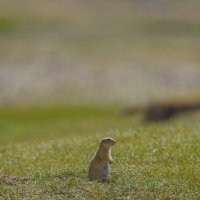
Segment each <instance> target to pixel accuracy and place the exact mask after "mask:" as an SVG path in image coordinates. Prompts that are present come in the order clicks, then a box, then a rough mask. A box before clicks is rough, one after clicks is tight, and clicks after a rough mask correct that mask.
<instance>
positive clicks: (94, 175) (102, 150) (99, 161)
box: [88, 138, 116, 181]
mask: <svg viewBox="0 0 200 200" xmlns="http://www.w3.org/2000/svg"><path fill="white" fill-rule="evenodd" d="M115 143H116V141H115V140H113V139H112V138H103V139H102V140H101V142H100V144H99V148H98V149H97V151H96V153H95V155H94V156H93V158H92V160H91V161H90V166H89V175H88V178H89V180H90V181H92V180H97V179H99V180H100V181H105V180H106V179H107V177H108V174H109V164H111V163H112V162H113V160H112V157H111V155H110V147H111V146H112V145H114V144H115Z"/></svg>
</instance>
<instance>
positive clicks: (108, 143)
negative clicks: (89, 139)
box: [100, 137, 116, 148]
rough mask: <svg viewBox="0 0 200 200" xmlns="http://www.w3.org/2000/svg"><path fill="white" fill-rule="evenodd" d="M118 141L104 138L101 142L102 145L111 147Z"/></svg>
mask: <svg viewBox="0 0 200 200" xmlns="http://www.w3.org/2000/svg"><path fill="white" fill-rule="evenodd" d="M115 143H116V141H115V140H113V139H112V138H109V137H107V138H103V139H102V140H101V142H100V145H101V146H103V147H105V148H110V147H111V146H113V145H114V144H115Z"/></svg>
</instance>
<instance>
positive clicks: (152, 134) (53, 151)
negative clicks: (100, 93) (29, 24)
mask: <svg viewBox="0 0 200 200" xmlns="http://www.w3.org/2000/svg"><path fill="white" fill-rule="evenodd" d="M0 119H1V124H0V126H1V135H0V137H1V140H0V141H1V148H0V163H1V168H0V175H1V176H0V180H1V182H0V199H199V198H200V193H199V191H200V184H199V175H200V174H199V173H200V171H199V164H200V156H199V142H200V136H199V128H200V124H199V120H198V119H199V115H198V114H197V115H196V116H193V117H192V116H188V117H181V118H179V119H175V120H173V121H169V122H165V123H159V124H141V123H140V122H139V116H133V117H130V118H122V117H121V116H119V115H117V112H116V111H115V109H114V108H109V107H107V108H103V107H101V108H98V107H97V108H95V107H93V108H89V107H87V108H86V107H79V108H62V107H60V108H57V109H56V108H37V109H24V110H21V111H20V110H19V109H13V110H11V109H2V110H1V114H0ZM104 136H110V137H113V138H114V139H116V140H117V141H118V143H117V144H116V146H114V147H113V149H112V157H113V159H114V163H113V164H112V165H111V175H110V182H109V183H104V184H102V183H99V182H89V181H88V180H87V178H86V177H87V170H88V163H89V160H90V159H91V157H92V155H93V153H94V152H95V150H96V148H97V146H98V141H99V140H100V138H102V137H104Z"/></svg>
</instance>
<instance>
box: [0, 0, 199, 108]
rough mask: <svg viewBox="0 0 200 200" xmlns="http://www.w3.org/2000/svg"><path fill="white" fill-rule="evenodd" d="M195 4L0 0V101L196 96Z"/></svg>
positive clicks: (193, 0) (129, 101)
mask: <svg viewBox="0 0 200 200" xmlns="http://www.w3.org/2000/svg"><path fill="white" fill-rule="evenodd" d="M199 9H200V2H199V1H197V0H190V1H186V0H185V1H184V0H133V1H131V0H123V1H121V0H109V1H108V0H107V1H105V0H94V1H86V0H65V1H64V0H56V1H53V0H34V1H31V0H18V1H12V0H5V1H2V0H1V12H0V106H1V107H5V106H7V107H9V106H35V105H36V106H37V105H40V106H41V105H45V106H46V105H64V106H65V105H73V106H74V105H126V106H127V105H136V104H138V103H146V102H149V101H152V100H159V99H165V98H169V97H173V96H177V95H190V96H191V95H196V94H198V92H199V90H200V68H199V64H200V56H199V52H200V12H199Z"/></svg>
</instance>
